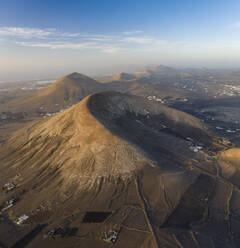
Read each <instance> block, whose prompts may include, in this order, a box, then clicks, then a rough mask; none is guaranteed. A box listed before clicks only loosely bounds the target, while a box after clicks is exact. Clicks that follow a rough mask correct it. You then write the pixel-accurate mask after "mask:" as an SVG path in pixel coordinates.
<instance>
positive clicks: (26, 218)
mask: <svg viewBox="0 0 240 248" xmlns="http://www.w3.org/2000/svg"><path fill="white" fill-rule="evenodd" d="M28 219H29V216H27V215H26V214H24V215H22V216H20V217H19V218H17V220H16V224H17V225H22V224H23V223H24V222H25V221H26V220H28Z"/></svg>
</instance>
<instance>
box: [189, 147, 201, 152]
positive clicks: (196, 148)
mask: <svg viewBox="0 0 240 248" xmlns="http://www.w3.org/2000/svg"><path fill="white" fill-rule="evenodd" d="M190 149H191V150H192V151H193V152H199V151H200V150H202V149H203V147H202V146H190Z"/></svg>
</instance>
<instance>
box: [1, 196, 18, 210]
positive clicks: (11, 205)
mask: <svg viewBox="0 0 240 248" xmlns="http://www.w3.org/2000/svg"><path fill="white" fill-rule="evenodd" d="M15 201H16V200H15V199H11V200H9V201H7V202H6V204H7V206H6V207H5V208H3V209H2V210H1V211H2V212H4V211H6V210H8V209H9V208H11V207H13V205H14V203H15Z"/></svg>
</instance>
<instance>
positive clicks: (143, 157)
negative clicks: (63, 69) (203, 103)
mask: <svg viewBox="0 0 240 248" xmlns="http://www.w3.org/2000/svg"><path fill="white" fill-rule="evenodd" d="M195 146H202V149H200V148H199V149H200V150H199V151H198V152H194V151H193V148H194V147H195ZM214 149H215V148H214V144H213V141H212V137H211V136H210V135H209V133H208V131H207V129H206V128H205V126H203V124H202V123H201V122H200V121H199V120H197V119H196V118H194V117H192V116H190V115H188V114H185V113H183V112H180V111H177V110H174V109H171V108H167V107H165V106H163V105H160V104H157V103H153V102H150V101H148V100H146V99H144V98H141V97H137V96H132V95H128V94H122V93H116V92H103V93H97V94H93V95H90V96H88V97H86V98H85V99H83V100H82V101H81V102H79V103H78V104H76V105H74V106H72V107H71V108H69V109H67V110H66V111H64V112H62V113H60V114H58V115H56V116H54V117H52V118H49V119H47V120H41V121H38V122H34V123H32V124H29V125H28V126H27V127H25V128H23V129H21V130H19V131H17V132H16V133H15V134H14V135H13V136H12V137H11V138H10V139H9V140H8V141H6V142H5V143H4V144H1V147H0V181H1V183H2V185H4V184H5V183H7V182H13V183H15V184H16V188H15V189H13V190H12V191H10V192H8V193H6V192H2V197H1V200H0V205H3V204H4V202H5V201H7V200H9V199H11V198H17V199H18V201H17V202H16V204H15V205H14V206H13V207H12V208H11V209H10V211H9V218H10V221H11V220H15V219H16V218H17V217H19V216H21V215H23V214H27V215H28V216H29V217H30V219H29V222H28V223H31V225H26V226H25V225H23V227H22V229H21V230H22V231H21V232H17V234H16V235H15V236H14V237H12V235H10V234H11V233H10V234H5V236H4V240H5V242H7V244H8V246H12V245H14V244H15V243H16V242H17V241H18V240H19V239H21V238H22V239H24V237H26V236H24V233H23V232H25V234H27V232H29V230H30V231H31V230H32V229H33V228H34V227H36V226H37V225H47V227H46V230H44V232H45V233H46V232H47V230H51V229H52V228H55V227H58V226H61V227H62V228H63V227H64V228H65V227H66V226H67V228H68V230H69V229H71V230H72V229H74V230H75V232H74V234H72V236H71V235H70V234H66V237H63V238H62V239H60V240H59V241H58V240H56V241H55V240H51V239H50V240H49V239H43V233H40V234H39V235H37V237H36V238H35V239H34V240H31V242H30V244H29V245H28V246H27V247H44V248H45V247H51V248H52V247H77V246H78V247H79V246H80V247H109V243H107V242H105V241H104V240H103V239H102V237H103V235H104V232H109V231H110V230H113V229H114V230H116V231H117V232H118V238H117V241H116V243H115V244H114V246H115V247H119V248H120V247H123V246H124V245H125V246H126V245H127V246H128V247H143V248H144V247H169V248H170V247H176V248H177V247H179V242H180V243H181V245H182V246H183V247H194V243H195V242H196V241H195V240H196V237H195V235H196V236H197V240H198V242H199V246H200V247H204V248H205V247H211V246H212V242H213V243H214V244H215V245H216V247H233V246H232V244H231V243H230V245H229V243H228V241H227V240H228V237H229V235H231V234H230V233H229V230H228V229H227V228H226V227H228V224H229V223H230V222H229V221H230V220H229V219H227V218H226V216H228V215H226V214H227V213H228V211H229V210H228V209H226V206H227V204H228V202H229V197H230V194H231V187H233V186H232V185H231V182H230V181H229V182H226V179H223V178H219V176H218V175H217V174H216V173H217V172H216V169H215V162H216V161H215V160H214V157H212V156H211V155H209V154H211V153H214ZM224 180H225V181H224ZM235 197H236V199H239V196H235ZM206 199H207V200H206ZM234 204H235V205H234V206H235V207H236V206H237V207H239V203H238V202H235V203H234ZM96 213H97V214H98V215H102V214H105V215H107V216H108V217H107V218H106V219H104V220H103V221H100V223H99V222H98V223H96V220H95V219H94V217H91V218H92V219H91V220H90V221H89V220H86V219H89V218H90V217H89V216H92V215H94V214H95V215H96ZM207 213H208V214H207ZM91 214H92V215H91ZM232 218H235V217H234V216H232ZM235 219H237V217H236V218H235ZM89 222H91V223H89ZM6 226H8V224H7V223H6ZM232 228H233V229H232V230H237V228H239V225H238V224H236V225H235V226H234V227H232ZM5 230H8V229H7V227H6V228H5ZM216 230H217V231H216ZM234 232H236V231H234ZM0 240H3V234H2V233H1V232H0ZM14 241H15V242H14ZM236 242H237V241H236ZM237 244H238V243H237Z"/></svg>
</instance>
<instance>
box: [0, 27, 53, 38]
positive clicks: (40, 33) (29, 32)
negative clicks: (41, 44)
mask: <svg viewBox="0 0 240 248" xmlns="http://www.w3.org/2000/svg"><path fill="white" fill-rule="evenodd" d="M54 32H55V30H54V29H39V28H22V27H0V36H11V37H20V38H25V39H29V38H44V37H49V36H51V35H52V34H53V33H54Z"/></svg>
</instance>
